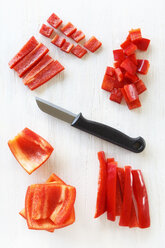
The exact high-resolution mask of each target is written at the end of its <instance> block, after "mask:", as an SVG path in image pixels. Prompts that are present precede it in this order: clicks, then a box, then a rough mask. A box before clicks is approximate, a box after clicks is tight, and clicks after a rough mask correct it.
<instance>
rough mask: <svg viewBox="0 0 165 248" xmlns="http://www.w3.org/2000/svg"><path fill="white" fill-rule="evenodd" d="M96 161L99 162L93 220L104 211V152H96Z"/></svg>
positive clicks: (105, 176)
mask: <svg viewBox="0 0 165 248" xmlns="http://www.w3.org/2000/svg"><path fill="white" fill-rule="evenodd" d="M98 159H99V162H100V170H99V180H98V191H97V201H96V212H95V216H94V218H98V217H99V216H100V215H102V214H103V213H104V212H105V211H106V178H107V173H106V164H107V163H106V158H105V153H104V152H98Z"/></svg>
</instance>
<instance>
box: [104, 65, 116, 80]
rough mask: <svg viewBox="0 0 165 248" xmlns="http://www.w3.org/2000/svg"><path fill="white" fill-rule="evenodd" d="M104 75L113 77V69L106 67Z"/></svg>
mask: <svg viewBox="0 0 165 248" xmlns="http://www.w3.org/2000/svg"><path fill="white" fill-rule="evenodd" d="M105 74H106V75H109V76H111V77H113V75H114V74H115V69H114V68H113V67H109V66H107V68H106V72H105Z"/></svg>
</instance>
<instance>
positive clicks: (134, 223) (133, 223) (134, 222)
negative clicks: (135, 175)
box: [129, 200, 138, 228]
mask: <svg viewBox="0 0 165 248" xmlns="http://www.w3.org/2000/svg"><path fill="white" fill-rule="evenodd" d="M129 227H130V228H132V227H138V219H137V216H136V210H135V205H134V201H133V200H132V207H131V216H130V221H129Z"/></svg>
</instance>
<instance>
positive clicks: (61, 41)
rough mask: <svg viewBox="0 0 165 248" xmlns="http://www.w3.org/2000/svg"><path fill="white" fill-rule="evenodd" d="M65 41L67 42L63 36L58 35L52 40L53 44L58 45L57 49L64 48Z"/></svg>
mask: <svg viewBox="0 0 165 248" xmlns="http://www.w3.org/2000/svg"><path fill="white" fill-rule="evenodd" d="M65 41H66V40H65V39H64V38H63V37H62V36H59V35H58V34H56V35H55V36H54V38H53V39H52V40H51V43H52V44H54V45H56V46H57V47H62V45H63V44H64V43H65Z"/></svg>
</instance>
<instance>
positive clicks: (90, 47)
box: [84, 36, 102, 53]
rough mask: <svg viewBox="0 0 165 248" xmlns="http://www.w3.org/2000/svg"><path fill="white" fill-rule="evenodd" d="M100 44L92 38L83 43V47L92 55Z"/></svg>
mask: <svg viewBox="0 0 165 248" xmlns="http://www.w3.org/2000/svg"><path fill="white" fill-rule="evenodd" d="M101 45H102V43H101V42H100V41H99V40H98V39H96V37H94V36H92V37H91V38H90V39H89V40H88V41H86V42H85V44H84V47H85V48H87V49H88V50H89V51H90V52H92V53H94V52H95V51H96V50H97V49H99V47H100V46H101Z"/></svg>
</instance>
